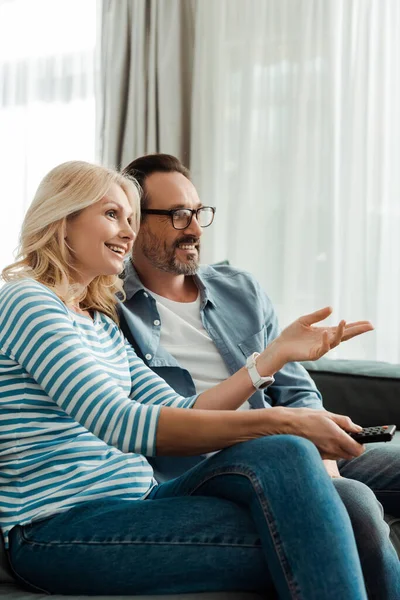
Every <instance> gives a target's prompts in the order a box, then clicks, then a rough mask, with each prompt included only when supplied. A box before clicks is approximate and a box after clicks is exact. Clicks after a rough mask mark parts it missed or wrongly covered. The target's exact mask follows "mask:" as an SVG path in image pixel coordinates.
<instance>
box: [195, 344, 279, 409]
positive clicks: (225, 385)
mask: <svg viewBox="0 0 400 600" xmlns="http://www.w3.org/2000/svg"><path fill="white" fill-rule="evenodd" d="M284 362H285V361H284V359H283V358H282V355H281V353H280V352H279V350H277V349H276V346H275V345H274V344H271V345H270V346H268V348H267V349H266V350H264V353H263V355H262V357H261V355H260V358H259V359H257V369H258V371H259V373H260V375H261V376H262V377H268V376H269V375H273V374H274V373H276V372H277V371H279V369H281V368H282V366H283V365H284ZM254 392H255V387H254V386H253V383H252V381H251V379H250V375H249V373H248V371H247V369H246V368H245V367H242V368H241V369H239V371H237V372H236V373H235V374H234V375H232V376H231V377H229V378H228V379H226V380H225V381H223V382H222V383H220V384H218V385H216V386H215V387H213V388H210V389H209V390H207V391H206V392H203V393H202V394H200V396H199V397H198V399H197V400H196V402H195V404H194V405H193V407H192V408H195V409H199V408H200V409H206V410H236V409H237V408H239V407H240V406H242V404H243V403H244V402H245V401H246V400H247V399H248V398H250V396H252V395H253V394H254Z"/></svg>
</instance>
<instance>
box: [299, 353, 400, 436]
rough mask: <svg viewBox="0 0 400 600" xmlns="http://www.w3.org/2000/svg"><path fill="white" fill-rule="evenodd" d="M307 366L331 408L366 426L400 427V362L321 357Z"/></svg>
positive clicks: (325, 404) (305, 365) (327, 407)
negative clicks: (396, 363)
mask: <svg viewBox="0 0 400 600" xmlns="http://www.w3.org/2000/svg"><path fill="white" fill-rule="evenodd" d="M303 366H304V367H305V368H306V369H307V371H308V372H309V373H310V375H311V377H312V378H313V379H314V381H315V383H316V385H317V387H318V389H319V391H320V392H321V394H322V397H323V401H324V406H325V408H326V409H327V410H330V411H332V412H336V413H340V414H344V415H348V416H349V417H351V418H352V419H353V421H355V422H356V423H359V424H360V425H363V426H370V425H384V424H387V425H389V424H390V425H392V424H393V425H397V427H398V429H400V365H394V364H391V363H384V362H375V361H365V360H331V359H328V358H321V359H320V360H318V361H316V362H305V363H303Z"/></svg>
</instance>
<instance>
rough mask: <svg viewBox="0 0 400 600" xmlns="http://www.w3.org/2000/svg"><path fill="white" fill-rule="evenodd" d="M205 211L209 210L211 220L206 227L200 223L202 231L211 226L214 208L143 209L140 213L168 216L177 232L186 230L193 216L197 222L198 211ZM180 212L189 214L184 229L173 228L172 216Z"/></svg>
mask: <svg viewBox="0 0 400 600" xmlns="http://www.w3.org/2000/svg"><path fill="white" fill-rule="evenodd" d="M205 209H208V210H211V212H212V219H211V222H210V223H209V224H208V225H200V223H199V225H200V227H201V228H202V229H205V228H206V227H210V225H212V223H213V221H214V217H215V210H216V208H215V206H200V208H183V207H182V208H172V209H171V210H161V209H160V210H158V209H157V208H143V209H142V211H141V212H142V214H146V215H168V216H169V217H170V218H171V223H172V227H173V228H174V229H177V230H178V231H182V230H183V229H186V228H187V227H189V225H190V224H191V222H192V219H193V215H194V214H196V219H197V221H198V216H197V215H198V213H199V211H201V210H205ZM180 210H185V211H187V212H190V213H191V215H190V219H189V222H188V223H187V224H186V225H185V227H175V224H174V214H175V213H177V212H179V211H180Z"/></svg>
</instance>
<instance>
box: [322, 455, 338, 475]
mask: <svg viewBox="0 0 400 600" xmlns="http://www.w3.org/2000/svg"><path fill="white" fill-rule="evenodd" d="M322 462H323V463H324V465H325V469H326V470H327V473H328V475H329V477H332V479H337V478H338V477H341V474H340V473H339V469H338V466H337V462H336V460H328V459H324V460H323V461H322Z"/></svg>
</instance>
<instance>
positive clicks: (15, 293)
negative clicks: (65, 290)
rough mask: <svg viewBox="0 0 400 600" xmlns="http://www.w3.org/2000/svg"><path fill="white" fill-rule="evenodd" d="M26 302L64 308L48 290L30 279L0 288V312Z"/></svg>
mask: <svg viewBox="0 0 400 600" xmlns="http://www.w3.org/2000/svg"><path fill="white" fill-rule="evenodd" d="M27 301H28V302H30V303H36V302H37V303H43V302H44V303H45V304H48V303H51V304H57V305H59V306H60V305H63V306H64V304H63V302H62V301H61V300H60V299H59V298H58V296H57V295H56V294H55V293H54V292H53V291H52V290H51V289H50V288H48V287H47V286H46V285H44V284H43V283H40V282H39V281H36V279H33V278H31V277H24V278H21V279H17V280H15V281H10V282H7V283H5V284H4V285H3V286H2V287H1V288H0V310H1V308H2V307H3V308H4V307H5V306H8V307H12V306H17V305H19V304H21V303H26V302H27Z"/></svg>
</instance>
